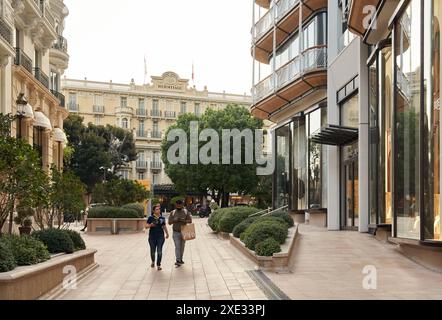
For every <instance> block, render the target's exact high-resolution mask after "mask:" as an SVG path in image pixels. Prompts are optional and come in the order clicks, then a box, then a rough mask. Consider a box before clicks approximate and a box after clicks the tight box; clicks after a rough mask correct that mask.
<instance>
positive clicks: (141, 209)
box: [121, 203, 144, 217]
mask: <svg viewBox="0 0 442 320" xmlns="http://www.w3.org/2000/svg"><path fill="white" fill-rule="evenodd" d="M121 208H123V209H132V210H135V211H136V212H138V214H140V215H142V216H143V217H144V206H143V205H142V204H141V203H129V204H125V205H124V206H122V207H121Z"/></svg>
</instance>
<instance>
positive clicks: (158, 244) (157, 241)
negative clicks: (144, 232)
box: [149, 236, 165, 266]
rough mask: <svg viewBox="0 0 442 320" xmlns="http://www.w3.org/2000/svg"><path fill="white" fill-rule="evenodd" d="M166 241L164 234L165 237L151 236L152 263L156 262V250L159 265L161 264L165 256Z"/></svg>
mask: <svg viewBox="0 0 442 320" xmlns="http://www.w3.org/2000/svg"><path fill="white" fill-rule="evenodd" d="M164 241H165V240H164V236H163V237H149V245H150V258H151V259H152V263H155V252H156V254H157V266H161V259H162V258H163V244H164Z"/></svg>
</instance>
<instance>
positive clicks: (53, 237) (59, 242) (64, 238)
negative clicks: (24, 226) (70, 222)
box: [32, 228, 75, 253]
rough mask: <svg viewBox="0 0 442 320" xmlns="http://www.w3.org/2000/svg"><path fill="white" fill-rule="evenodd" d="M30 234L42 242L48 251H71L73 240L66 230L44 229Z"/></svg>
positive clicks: (73, 249)
mask: <svg viewBox="0 0 442 320" xmlns="http://www.w3.org/2000/svg"><path fill="white" fill-rule="evenodd" d="M32 236H33V237H35V238H36V239H38V240H40V241H41V242H43V243H44V244H45V245H46V247H47V248H48V250H49V252H50V253H62V252H64V253H73V252H74V251H75V246H74V242H73V241H72V239H71V237H70V235H69V234H68V233H67V232H66V230H60V229H53V228H51V229H45V230H40V231H36V232H33V233H32Z"/></svg>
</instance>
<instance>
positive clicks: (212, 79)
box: [64, 0, 252, 94]
mask: <svg viewBox="0 0 442 320" xmlns="http://www.w3.org/2000/svg"><path fill="white" fill-rule="evenodd" d="M64 2H65V4H66V6H67V7H68V8H69V12H70V13H69V16H68V17H67V19H66V29H65V32H64V36H65V37H66V38H67V40H68V45H69V47H68V49H69V55H70V61H69V69H68V70H67V71H66V73H65V75H66V76H67V77H68V78H75V79H83V78H84V77H87V78H88V80H97V81H109V80H111V79H112V81H113V82H121V83H129V82H130V80H131V78H134V79H135V82H136V83H137V84H142V83H143V81H144V56H145V55H146V60H147V71H148V77H147V82H149V80H150V76H151V75H161V74H163V73H164V72H165V71H175V72H176V73H178V75H179V76H180V77H181V78H185V79H190V80H191V77H192V60H193V61H194V65H195V85H196V86H197V89H203V87H204V85H207V87H208V90H209V91H218V92H222V91H223V90H226V92H229V93H238V94H243V93H244V92H247V94H250V87H251V82H252V60H251V59H252V58H251V55H250V43H251V39H250V29H251V20H252V12H251V11H252V2H251V0H223V1H219V0H218V1H216V0H187V1H184V0H156V1H154V0H125V1H121V0H65V1H64Z"/></svg>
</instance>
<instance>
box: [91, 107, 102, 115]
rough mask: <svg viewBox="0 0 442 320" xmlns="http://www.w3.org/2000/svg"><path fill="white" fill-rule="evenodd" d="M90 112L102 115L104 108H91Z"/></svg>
mask: <svg viewBox="0 0 442 320" xmlns="http://www.w3.org/2000/svg"><path fill="white" fill-rule="evenodd" d="M92 110H93V112H94V113H99V114H104V106H93V107H92Z"/></svg>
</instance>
